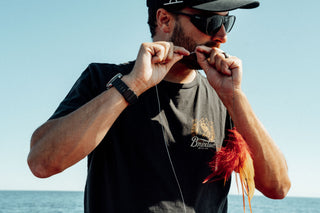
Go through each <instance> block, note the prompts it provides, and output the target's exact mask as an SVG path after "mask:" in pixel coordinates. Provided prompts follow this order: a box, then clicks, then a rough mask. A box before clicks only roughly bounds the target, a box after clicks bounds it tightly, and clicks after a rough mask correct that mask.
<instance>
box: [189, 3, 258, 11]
mask: <svg viewBox="0 0 320 213" xmlns="http://www.w3.org/2000/svg"><path fill="white" fill-rule="evenodd" d="M259 5H260V3H259V2H258V1H250V0H240V1H239V0H223V1H221V0H216V1H211V2H207V3H204V4H199V5H195V6H192V8H194V9H198V10H207V11H212V12H222V11H230V10H235V9H238V8H242V9H252V8H256V7H259Z"/></svg>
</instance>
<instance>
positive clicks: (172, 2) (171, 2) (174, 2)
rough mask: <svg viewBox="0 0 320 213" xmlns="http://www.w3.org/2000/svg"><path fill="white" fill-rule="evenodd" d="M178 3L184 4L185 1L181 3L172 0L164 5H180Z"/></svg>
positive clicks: (177, 0)
mask: <svg viewBox="0 0 320 213" xmlns="http://www.w3.org/2000/svg"><path fill="white" fill-rule="evenodd" d="M178 3H183V1H182V0H181V1H179V0H175V1H173V0H170V1H169V2H168V3H164V4H163V5H170V4H178Z"/></svg>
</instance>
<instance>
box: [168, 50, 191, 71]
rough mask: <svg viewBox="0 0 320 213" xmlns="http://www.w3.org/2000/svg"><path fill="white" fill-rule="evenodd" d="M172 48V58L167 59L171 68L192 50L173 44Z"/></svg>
mask: <svg viewBox="0 0 320 213" xmlns="http://www.w3.org/2000/svg"><path fill="white" fill-rule="evenodd" d="M172 50H173V51H172V58H171V59H170V60H167V63H168V67H169V68H171V67H172V66H173V65H174V64H175V63H176V62H177V61H179V60H181V59H182V58H183V56H188V55H190V52H189V51H188V50H186V49H185V48H183V47H179V46H173V49H172Z"/></svg>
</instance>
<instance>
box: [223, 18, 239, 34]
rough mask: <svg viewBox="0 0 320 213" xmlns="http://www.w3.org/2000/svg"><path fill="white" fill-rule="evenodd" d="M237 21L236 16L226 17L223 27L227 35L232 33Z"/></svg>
mask: <svg viewBox="0 0 320 213" xmlns="http://www.w3.org/2000/svg"><path fill="white" fill-rule="evenodd" d="M235 21H236V17H235V16H226V17H225V20H224V23H223V25H224V28H225V30H226V32H227V33H229V32H230V31H231V29H232V27H233V25H234V22H235Z"/></svg>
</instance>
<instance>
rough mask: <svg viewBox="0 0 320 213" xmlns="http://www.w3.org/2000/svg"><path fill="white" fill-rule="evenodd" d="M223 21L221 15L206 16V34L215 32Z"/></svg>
mask: <svg viewBox="0 0 320 213" xmlns="http://www.w3.org/2000/svg"><path fill="white" fill-rule="evenodd" d="M222 23H223V17H222V16H219V15H215V16H212V17H210V18H208V25H207V34H209V35H212V36H213V35H214V34H216V33H217V32H218V31H219V29H220V28H221V26H222Z"/></svg>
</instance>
